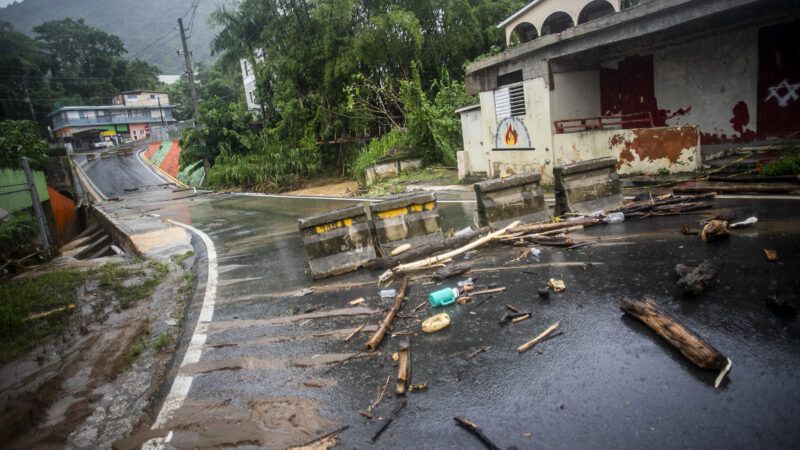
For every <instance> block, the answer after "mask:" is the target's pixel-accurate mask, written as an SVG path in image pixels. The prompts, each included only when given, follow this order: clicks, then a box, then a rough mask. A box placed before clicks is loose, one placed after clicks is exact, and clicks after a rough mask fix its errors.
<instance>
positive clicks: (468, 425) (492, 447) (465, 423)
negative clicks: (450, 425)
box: [453, 417, 500, 450]
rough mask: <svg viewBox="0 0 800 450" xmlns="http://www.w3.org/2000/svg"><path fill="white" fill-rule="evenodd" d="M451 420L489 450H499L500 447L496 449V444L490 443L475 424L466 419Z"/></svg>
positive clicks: (455, 418)
mask: <svg viewBox="0 0 800 450" xmlns="http://www.w3.org/2000/svg"><path fill="white" fill-rule="evenodd" d="M453 420H455V421H456V424H457V425H458V426H460V427H461V428H463V429H465V430H467V431H469V432H470V433H472V434H473V435H474V436H475V437H477V438H478V439H479V440H480V441H481V443H483V445H485V446H486V448H488V449H489V450H500V447H498V446H497V444H495V443H494V442H492V440H491V439H489V438H488V437H487V436H486V435H485V434H483V430H481V427H479V426H478V424H476V423H475V422H473V421H471V420H469V419H467V418H466V417H453Z"/></svg>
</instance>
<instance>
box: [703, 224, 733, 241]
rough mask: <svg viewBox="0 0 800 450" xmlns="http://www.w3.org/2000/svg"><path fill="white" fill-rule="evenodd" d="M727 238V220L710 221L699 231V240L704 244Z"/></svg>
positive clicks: (728, 234)
mask: <svg viewBox="0 0 800 450" xmlns="http://www.w3.org/2000/svg"><path fill="white" fill-rule="evenodd" d="M728 236H730V231H728V221H727V220H719V219H711V220H709V221H708V222H706V224H705V225H703V229H702V230H700V239H702V240H704V241H706V242H712V241H716V240H720V239H725V238H727V237H728Z"/></svg>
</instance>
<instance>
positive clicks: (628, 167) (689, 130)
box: [553, 126, 700, 174]
mask: <svg viewBox="0 0 800 450" xmlns="http://www.w3.org/2000/svg"><path fill="white" fill-rule="evenodd" d="M699 139H700V134H699V131H698V129H697V128H696V127H692V126H683V127H661V128H635V129H630V130H599V131H585V132H581V133H566V134H557V135H555V136H553V145H554V147H555V154H556V164H559V165H560V164H571V163H574V162H579V161H586V160H589V159H594V158H603V157H609V156H610V157H613V158H616V159H617V171H618V172H619V173H620V174H636V173H657V172H659V171H662V170H668V171H669V172H670V173H678V172H691V171H695V170H697V168H698V163H699V162H700V143H699Z"/></svg>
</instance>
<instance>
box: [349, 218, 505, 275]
mask: <svg viewBox="0 0 800 450" xmlns="http://www.w3.org/2000/svg"><path fill="white" fill-rule="evenodd" d="M490 231H491V229H490V228H489V227H484V228H480V229H478V230H474V231H470V232H468V233H465V234H463V235H461V236H453V237H450V238H447V239H444V240H442V241H441V242H437V243H433V244H428V245H422V246H419V247H416V248H412V249H410V250H408V251H406V252H403V253H401V254H399V255H396V256H388V257H383V258H376V259H372V260H370V261H367V263H366V264H365V266H364V267H366V268H368V269H391V268H392V267H395V266H397V265H398V264H402V263H404V262H407V261H413V260H414V259H417V258H422V257H425V256H428V255H432V254H434V253H438V252H441V251H444V250H450V249H453V248H457V247H461V246H462V245H466V244H468V243H469V242H471V241H472V240H473V239H476V238H478V237H480V236H483V235H485V234H488V233H489V232H490Z"/></svg>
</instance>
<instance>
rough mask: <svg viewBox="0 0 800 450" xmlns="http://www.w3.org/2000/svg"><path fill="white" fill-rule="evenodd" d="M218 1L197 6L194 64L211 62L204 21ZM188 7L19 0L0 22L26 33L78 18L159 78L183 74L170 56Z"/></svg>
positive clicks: (148, 1)
mask: <svg viewBox="0 0 800 450" xmlns="http://www.w3.org/2000/svg"><path fill="white" fill-rule="evenodd" d="M223 2H224V0H199V2H198V6H197V13H196V15H195V17H194V23H193V27H192V30H191V37H190V39H189V48H190V49H191V51H192V56H193V59H194V60H195V61H203V62H205V63H207V64H210V63H211V62H212V60H213V58H212V56H211V50H210V44H211V40H212V39H213V37H214V31H213V30H212V29H211V26H210V25H209V24H208V16H209V14H211V12H212V11H214V9H215V8H216V7H217V5H220V4H222V3H223ZM191 4H192V2H191V1H187V0H113V1H109V0H23V1H21V2H18V3H13V4H10V5H8V6H7V7H5V8H0V20H5V21H7V22H10V23H11V24H12V25H13V26H14V28H15V29H17V30H19V31H21V32H23V33H28V34H31V33H32V29H33V27H35V26H36V25H39V24H41V23H42V22H46V21H48V20H60V19H64V18H66V17H71V18H73V19H79V18H83V19H84V20H85V21H86V23H87V24H88V25H91V26H93V27H96V28H99V29H100V30H102V31H105V32H106V33H110V34H115V35H117V36H119V37H120V38H121V39H122V41H123V42H124V43H125V48H126V49H127V50H128V55H127V56H133V57H136V58H140V59H143V60H145V61H147V62H149V63H151V64H154V65H156V66H158V67H159V68H160V69H161V72H162V73H165V74H178V73H182V72H184V69H183V57H181V56H178V54H177V53H176V51H177V50H178V49H179V48H180V47H181V41H180V36H179V33H178V23H177V21H178V18H179V17H182V16H184V14H186V16H185V18H184V19H183V20H184V26H185V27H187V28H188V26H189V23H190V19H191V16H192V13H191V11H189V8H190V6H191ZM187 11H188V13H187ZM159 38H161V39H160V40H158V42H156V43H155V44H154V45H150V44H151V43H153V41H155V40H157V39H159ZM148 46H149V47H148Z"/></svg>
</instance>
